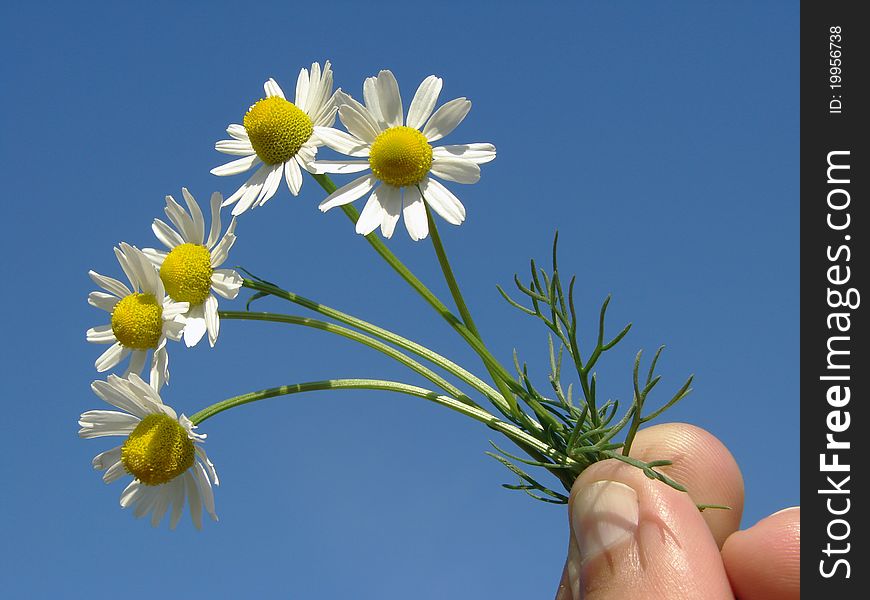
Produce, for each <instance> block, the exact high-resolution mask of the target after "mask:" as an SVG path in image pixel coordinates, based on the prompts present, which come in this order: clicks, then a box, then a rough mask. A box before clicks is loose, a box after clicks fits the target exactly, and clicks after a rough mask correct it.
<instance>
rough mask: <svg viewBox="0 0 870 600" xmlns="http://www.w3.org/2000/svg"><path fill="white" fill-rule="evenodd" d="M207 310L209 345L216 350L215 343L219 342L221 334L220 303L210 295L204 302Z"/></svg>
mask: <svg viewBox="0 0 870 600" xmlns="http://www.w3.org/2000/svg"><path fill="white" fill-rule="evenodd" d="M204 308H205V326H206V328H207V329H208V343H209V345H210V346H211V347H212V348H214V343H215V342H216V341H217V338H218V333H219V332H220V326H221V323H220V320H219V319H218V302H217V298H215V297H214V296H212V295H211V294H209V296H208V298H206V299H205V302H204Z"/></svg>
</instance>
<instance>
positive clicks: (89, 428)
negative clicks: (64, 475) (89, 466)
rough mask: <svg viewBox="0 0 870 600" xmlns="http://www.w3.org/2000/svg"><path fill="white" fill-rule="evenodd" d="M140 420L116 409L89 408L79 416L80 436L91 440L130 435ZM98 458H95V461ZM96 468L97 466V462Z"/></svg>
mask: <svg viewBox="0 0 870 600" xmlns="http://www.w3.org/2000/svg"><path fill="white" fill-rule="evenodd" d="M140 420H141V419H139V418H138V417H136V416H134V415H129V414H127V413H123V412H118V411H116V410H89V411H87V412H85V413H82V415H81V416H80V417H79V426H80V427H81V429H79V437H81V438H83V439H86V440H89V439H93V438H98V437H105V436H110V435H130V432H132V431H133V430H134V429H136V426H137V425H139V421H140ZM99 456H102V455H99ZM99 456H97V458H99ZM96 460H97V459H96V458H95V459H94V461H96ZM94 468H97V466H96V462H95V463H94Z"/></svg>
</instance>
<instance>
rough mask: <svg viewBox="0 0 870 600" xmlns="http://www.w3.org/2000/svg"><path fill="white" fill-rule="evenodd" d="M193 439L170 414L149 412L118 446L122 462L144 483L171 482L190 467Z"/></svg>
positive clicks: (192, 454)
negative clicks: (150, 413) (152, 413)
mask: <svg viewBox="0 0 870 600" xmlns="http://www.w3.org/2000/svg"><path fill="white" fill-rule="evenodd" d="M194 454H195V452H194V449H193V442H192V441H191V439H190V437H189V436H188V435H187V431H186V430H185V429H184V427H182V426H181V425H179V424H178V421H176V420H175V419H173V418H172V417H170V416H169V415H148V416H147V417H145V418H144V419H142V421H141V422H140V423H139V424H138V425H137V426H136V429H134V430H133V433H131V434H130V436H129V437H128V438H127V439H126V441H124V444H123V445H122V446H121V462H122V463H124V467H125V468H126V469H127V471H129V472H130V474H131V475H133V477H135V478H136V479H138V480H139V481H141V482H142V483H144V484H145V485H160V484H161V483H167V482H169V481H172V480H173V479H175V478H176V477H178V476H179V475H181V474H182V473H184V472H185V471H187V470H188V469H189V468H190V467H192V466H193V457H194Z"/></svg>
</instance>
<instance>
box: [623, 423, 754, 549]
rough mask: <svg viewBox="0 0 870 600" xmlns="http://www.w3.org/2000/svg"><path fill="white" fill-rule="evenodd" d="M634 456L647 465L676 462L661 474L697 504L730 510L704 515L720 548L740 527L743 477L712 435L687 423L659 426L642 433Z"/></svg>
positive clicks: (633, 448) (731, 458) (663, 468)
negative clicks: (678, 486)
mask: <svg viewBox="0 0 870 600" xmlns="http://www.w3.org/2000/svg"><path fill="white" fill-rule="evenodd" d="M631 456H633V457H635V458H638V459H640V460H643V461H645V462H649V461H652V460H670V461H672V462H673V463H674V464H673V465H670V466H667V467H661V468H660V470H661V471H662V472H663V473H665V474H666V475H667V476H668V477H670V478H671V479H673V480H674V481H677V482H679V483H681V484H682V485H684V486H685V487H686V488H687V489H688V490H689V496H691V498H692V500H694V501H695V504H719V505H724V506H728V507H729V510H721V509H709V510H705V511H704V512H703V517H704V521H706V522H707V525H708V526H709V527H710V531H712V532H713V537H714V538H715V539H716V543H717V544H718V545H719V547H720V548H721V547H722V544H724V543H725V540H726V538H727V537H728V536H729V535H731V534H732V533H734V532H735V531H737V529H738V528H739V527H740V519H741V517H742V516H743V476H742V475H741V474H740V468H739V467H738V466H737V462H736V461H735V460H734V457H733V456H731V453H730V452H729V451H728V449H727V448H726V447H725V446H724V444H722V442H720V441H719V440H718V439H716V438H715V437H714V436H713V435H712V434H710V433H708V432H707V431H704V430H703V429H701V428H699V427H695V426H694V425H688V424H686V423H664V424H662V425H655V426H653V427H649V428H647V429H642V430H641V431H640V432H638V434H637V437H636V438H635V441H634V444H632V448H631Z"/></svg>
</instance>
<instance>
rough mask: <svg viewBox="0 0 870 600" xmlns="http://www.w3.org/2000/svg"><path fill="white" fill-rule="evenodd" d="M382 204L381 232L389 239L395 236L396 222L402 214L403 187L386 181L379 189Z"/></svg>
mask: <svg viewBox="0 0 870 600" xmlns="http://www.w3.org/2000/svg"><path fill="white" fill-rule="evenodd" d="M377 192H378V197H380V199H381V205H382V206H383V207H384V215H383V218H382V219H381V234H383V236H384V237H385V238H387V239H389V238H391V237H393V232H394V231H395V230H396V223H398V221H399V217H400V216H401V214H402V189H401V188H397V187H393V186H391V185H388V184H386V183H384V184H382V185H381V187H379V188H378V189H377Z"/></svg>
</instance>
